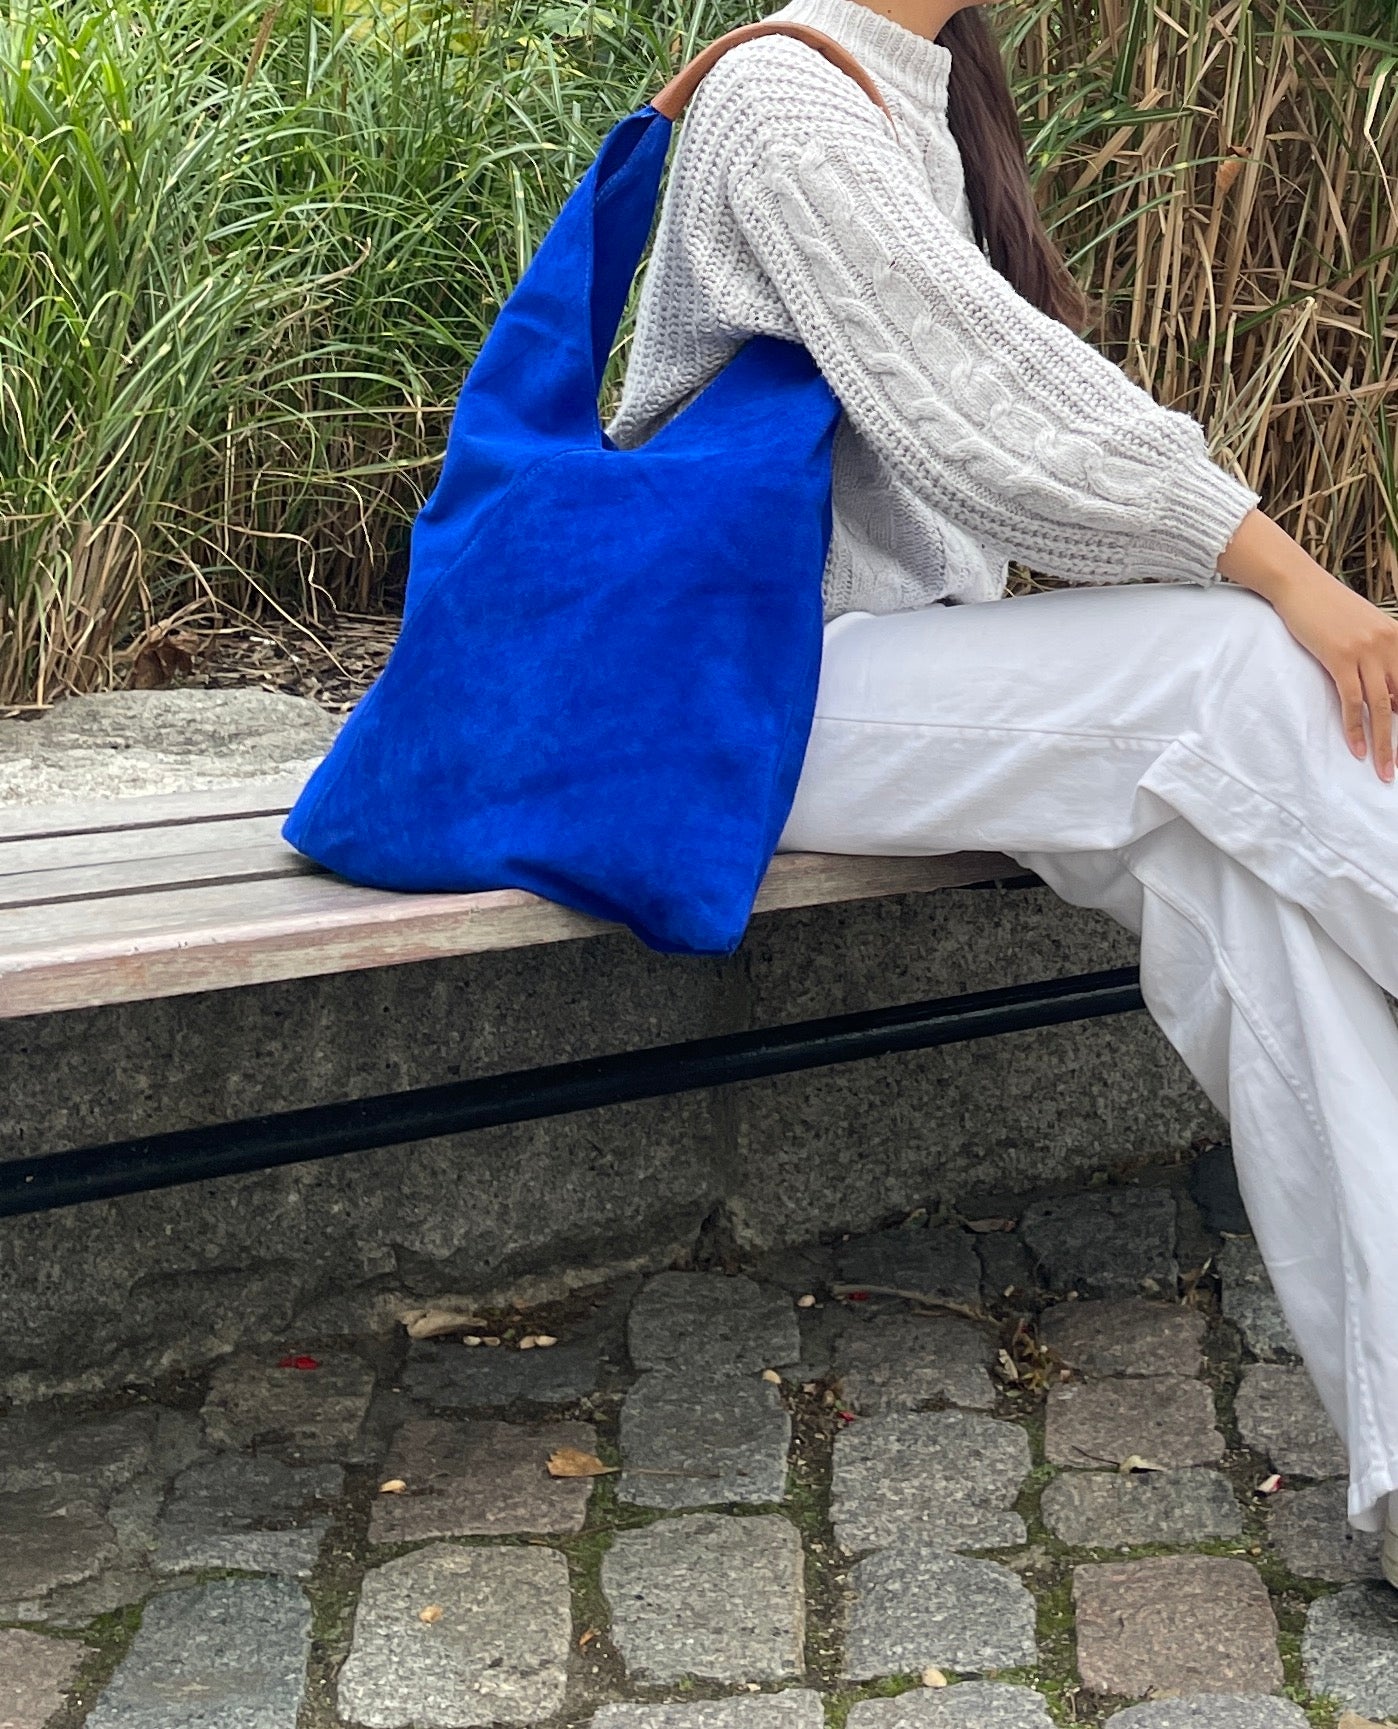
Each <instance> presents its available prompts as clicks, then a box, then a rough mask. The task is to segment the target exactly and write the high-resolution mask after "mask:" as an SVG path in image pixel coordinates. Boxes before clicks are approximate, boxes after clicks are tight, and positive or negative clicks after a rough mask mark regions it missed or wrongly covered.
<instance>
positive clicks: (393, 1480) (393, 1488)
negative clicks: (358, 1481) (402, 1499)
mask: <svg viewBox="0 0 1398 1729" xmlns="http://www.w3.org/2000/svg"><path fill="white" fill-rule="evenodd" d="M407 1486H408V1485H407V1484H406V1483H405V1482H404V1481H403V1479H402V1478H401V1477H390V1478H389V1479H388V1481H387V1482H386V1483H380V1484H379V1493H380V1494H381V1495H401V1494H402V1493H403V1491H404V1490H405V1489H406V1488H407Z"/></svg>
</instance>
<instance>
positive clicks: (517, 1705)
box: [338, 1543, 572, 1729]
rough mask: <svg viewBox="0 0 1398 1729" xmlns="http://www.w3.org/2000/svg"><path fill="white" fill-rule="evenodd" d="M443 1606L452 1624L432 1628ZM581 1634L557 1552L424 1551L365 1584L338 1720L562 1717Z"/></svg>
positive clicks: (386, 1728)
mask: <svg viewBox="0 0 1398 1729" xmlns="http://www.w3.org/2000/svg"><path fill="white" fill-rule="evenodd" d="M432 1607H436V1608H439V1609H440V1610H441V1611H442V1613H441V1616H440V1617H439V1618H438V1619H437V1620H435V1621H432V1622H424V1621H423V1620H422V1619H421V1618H420V1617H421V1612H422V1611H423V1610H424V1609H428V1608H432ZM571 1630H572V1621H571V1610H570V1608H569V1601H568V1563H567V1562H566V1561H565V1560H564V1558H563V1556H562V1555H560V1554H559V1553H558V1552H557V1550H554V1549H544V1548H535V1547H530V1548H504V1547H499V1548H487V1549H467V1548H456V1547H454V1546H452V1545H449V1544H445V1543H434V1544H431V1545H429V1546H428V1547H427V1548H425V1549H415V1550H413V1551H412V1553H411V1554H408V1555H403V1556H400V1558H399V1559H398V1560H396V1561H388V1562H385V1563H384V1565H383V1566H381V1567H371V1568H370V1569H369V1571H368V1572H367V1573H366V1574H365V1576H364V1586H363V1590H362V1591H361V1593H360V1598H359V1608H358V1610H357V1612H356V1614H355V1619H354V1639H353V1643H352V1644H351V1647H350V1654H349V1656H348V1658H347V1659H346V1660H345V1664H344V1667H343V1668H342V1669H341V1671H340V1678H339V1683H338V1704H339V1715H340V1716H341V1717H344V1718H347V1719H348V1720H349V1721H350V1722H352V1723H356V1724H364V1725H367V1729H404V1726H405V1725H409V1724H411V1725H412V1726H413V1729H474V1726H475V1725H481V1724H490V1723H528V1722H531V1721H533V1720H534V1719H535V1718H538V1717H548V1716H551V1715H552V1714H553V1713H554V1712H555V1711H557V1710H559V1709H560V1708H561V1707H562V1704H563V1693H564V1685H565V1681H566V1677H567V1665H568V1647H569V1644H570V1643H571V1639H570V1634H571Z"/></svg>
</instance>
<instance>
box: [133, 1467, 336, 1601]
mask: <svg viewBox="0 0 1398 1729" xmlns="http://www.w3.org/2000/svg"><path fill="white" fill-rule="evenodd" d="M343 1487H344V1472H343V1471H342V1470H341V1469H340V1467H339V1466H338V1465H285V1464H283V1463H282V1461H281V1460H280V1459H276V1458H273V1457H271V1456H270V1455H258V1456H257V1457H255V1458H249V1457H247V1456H246V1455H245V1454H242V1453H219V1454H216V1455H215V1456H214V1457H213V1458H212V1459H205V1460H200V1461H199V1462H198V1463H197V1464H194V1465H191V1466H189V1468H188V1469H187V1470H184V1471H182V1472H181V1473H180V1475H179V1476H178V1477H176V1479H175V1482H174V1486H173V1488H172V1490H171V1495H170V1500H169V1502H168V1504H167V1505H166V1507H165V1509H164V1511H163V1512H162V1513H161V1515H160V1519H159V1522H158V1524H157V1526H156V1549H155V1563H154V1564H155V1567H156V1570H157V1571H158V1572H162V1573H181V1572H188V1571H191V1570H192V1569H194V1568H196V1567H236V1568H239V1569H240V1570H242V1571H244V1572H249V1573H283V1574H285V1575H286V1576H287V1577H289V1578H293V1579H304V1578H307V1577H308V1576H309V1575H310V1573H311V1571H312V1569H313V1568H314V1567H315V1564H316V1557H317V1556H318V1555H319V1553H320V1546H321V1544H322V1542H324V1540H325V1533H326V1532H327V1531H328V1530H329V1529H330V1515H329V1513H328V1512H327V1511H325V1510H324V1503H325V1502H327V1501H333V1500H334V1499H335V1497H336V1496H337V1495H339V1494H340V1492H341V1490H342V1489H343ZM318 1504H319V1507H318ZM317 1512H319V1516H316V1515H317Z"/></svg>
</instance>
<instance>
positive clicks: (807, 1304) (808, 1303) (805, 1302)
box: [796, 1291, 815, 1309]
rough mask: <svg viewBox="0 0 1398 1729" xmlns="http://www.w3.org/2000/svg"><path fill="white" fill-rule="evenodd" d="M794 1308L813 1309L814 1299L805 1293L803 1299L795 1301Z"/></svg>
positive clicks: (808, 1293)
mask: <svg viewBox="0 0 1398 1729" xmlns="http://www.w3.org/2000/svg"><path fill="white" fill-rule="evenodd" d="M796 1307H797V1308H798V1309H813V1308H815V1298H814V1297H813V1296H812V1295H811V1294H810V1292H809V1291H807V1293H806V1295H805V1296H804V1297H798V1298H797V1299H796Z"/></svg>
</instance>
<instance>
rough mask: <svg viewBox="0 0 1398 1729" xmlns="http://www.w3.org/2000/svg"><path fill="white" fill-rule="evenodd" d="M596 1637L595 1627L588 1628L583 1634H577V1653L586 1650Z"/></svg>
mask: <svg viewBox="0 0 1398 1729" xmlns="http://www.w3.org/2000/svg"><path fill="white" fill-rule="evenodd" d="M596 1637H597V1629H596V1628H595V1627H589V1628H588V1629H587V1631H586V1632H585V1633H579V1634H578V1649H579V1651H585V1650H586V1649H587V1647H588V1646H589V1645H590V1644H591V1643H592V1641H593V1640H594V1639H595V1638H596Z"/></svg>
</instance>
